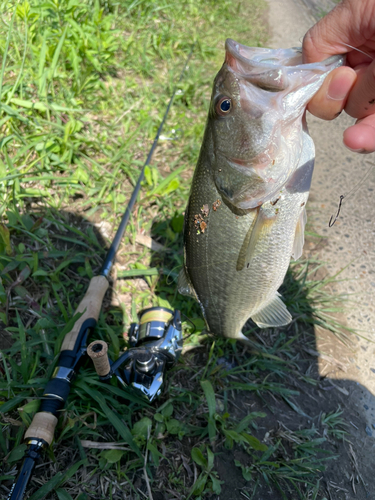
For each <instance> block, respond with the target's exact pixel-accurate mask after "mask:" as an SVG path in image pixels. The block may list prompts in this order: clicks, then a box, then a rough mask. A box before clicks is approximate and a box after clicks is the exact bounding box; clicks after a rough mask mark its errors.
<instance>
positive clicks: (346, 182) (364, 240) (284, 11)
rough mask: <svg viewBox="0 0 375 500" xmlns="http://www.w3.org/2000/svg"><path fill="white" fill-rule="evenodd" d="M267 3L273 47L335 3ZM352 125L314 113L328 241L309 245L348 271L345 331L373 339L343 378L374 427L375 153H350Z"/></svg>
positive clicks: (313, 209) (315, 195)
mask: <svg viewBox="0 0 375 500" xmlns="http://www.w3.org/2000/svg"><path fill="white" fill-rule="evenodd" d="M323 2H324V3H323ZM268 3H269V6H270V9H269V23H270V28H271V40H270V44H269V45H270V46H272V47H292V46H300V45H301V42H302V39H303V35H304V34H305V33H306V31H307V30H308V28H309V27H310V26H312V25H313V24H314V23H315V22H316V18H317V14H318V13H321V12H323V11H329V10H330V6H331V5H333V4H332V3H331V2H330V1H329V0H268ZM314 16H315V17H314ZM353 122H354V120H353V119H352V118H350V117H348V116H347V115H345V114H344V113H343V114H342V116H340V117H339V118H338V119H336V120H334V121H333V122H324V121H322V120H318V119H317V118H315V117H313V116H311V115H309V116H308V124H309V129H310V133H311V135H312V137H313V139H314V142H315V146H316V162H315V170H314V177H313V183H312V189H311V191H310V198H309V202H308V223H309V226H308V230H309V229H310V230H313V231H315V232H316V233H318V234H320V235H322V236H324V237H325V238H324V240H322V241H321V242H320V243H317V242H316V241H315V242H314V243H311V242H310V243H309V244H308V245H306V246H307V248H306V250H307V251H308V253H309V255H310V256H313V257H317V258H319V259H320V260H323V261H324V262H326V269H327V270H328V272H329V274H330V275H331V276H332V275H334V274H335V273H337V272H339V271H340V270H342V269H344V268H345V269H344V270H343V271H342V273H341V275H340V276H341V279H343V280H345V281H342V282H340V283H338V284H337V285H335V286H334V292H335V293H336V294H344V295H345V296H347V297H348V298H349V299H350V300H351V302H349V303H348V304H347V307H348V313H347V314H346V315H345V318H344V319H345V320H346V322H347V326H348V327H350V328H353V329H354V330H355V331H356V332H358V334H360V335H361V336H364V337H367V338H368V339H369V341H366V340H363V338H361V337H360V336H357V339H358V344H357V345H356V347H355V353H354V354H353V356H349V357H348V363H349V364H350V365H351V367H350V370H349V372H348V373H347V374H346V375H345V378H346V379H348V380H349V379H350V380H352V381H355V382H357V383H358V387H359V388H360V389H361V390H359V391H358V394H360V393H361V395H360V396H358V401H357V403H358V404H357V405H356V406H358V410H359V411H361V412H363V417H364V419H365V420H366V421H367V423H368V425H369V426H370V427H371V426H372V425H373V424H375V397H374V395H375V343H374V342H375V300H374V299H375V199H374V196H375V169H374V168H371V167H370V165H371V164H373V163H374V159H375V158H374V154H372V155H366V156H364V155H358V154H355V153H351V152H350V151H349V150H347V149H346V148H345V147H344V146H343V144H342V133H343V131H344V129H345V128H346V127H348V126H349V125H351V124H352V123H353ZM363 177H366V178H365V179H363ZM357 185H358V186H357ZM356 186H357V187H356ZM353 187H354V189H353ZM351 190H353V191H352V192H351ZM349 193H350V195H349ZM340 195H346V198H345V199H344V200H343V205H342V209H341V214H340V218H339V220H338V221H337V222H336V224H335V225H334V226H333V227H332V228H329V227H328V222H329V220H330V217H331V215H333V214H336V211H337V207H338V203H339V198H340ZM318 346H319V349H320V350H323V352H324V349H326V351H327V352H326V353H327V354H333V355H334V354H335V349H336V347H335V345H334V344H333V345H332V342H329V343H328V342H327V343H326V345H325V342H324V340H323V341H320V342H318ZM373 429H375V425H374V427H373ZM373 437H374V439H375V431H373Z"/></svg>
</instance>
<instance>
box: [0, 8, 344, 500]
mask: <svg viewBox="0 0 375 500" xmlns="http://www.w3.org/2000/svg"><path fill="white" fill-rule="evenodd" d="M264 9H265V4H264V3H263V2H262V1H261V0H249V1H248V2H246V3H240V2H233V1H232V0H224V1H221V2H214V1H204V0H189V1H174V0H171V1H167V0H157V1H156V0H154V1H152V0H143V1H142V0H134V1H133V2H130V1H129V2H115V1H104V2H99V1H88V0H80V1H78V0H77V1H76V0H69V1H68V0H61V1H60V2H58V1H57V0H56V1H52V0H51V1H46V2H39V1H37V0H35V1H32V2H27V1H24V2H18V3H16V2H8V3H4V4H1V6H0V14H1V15H0V51H1V54H2V66H1V74H0V95H1V109H0V127H1V141H0V335H1V338H0V345H1V346H2V352H1V357H0V377H1V378H0V396H1V401H0V405H1V406H0V417H1V418H0V425H1V430H2V432H1V433H0V457H1V459H2V463H3V465H2V472H1V474H2V475H1V477H0V481H1V483H0V487H4V489H3V490H2V491H4V492H6V491H7V489H6V488H9V485H10V484H11V479H12V477H13V476H14V473H15V466H16V465H17V464H18V463H19V460H20V459H21V458H22V454H23V452H24V449H25V446H24V445H23V444H22V438H23V434H24V432H25V429H26V427H27V426H28V425H29V424H30V422H31V419H32V416H33V414H34V413H35V411H37V408H38V404H39V400H38V397H39V396H40V395H41V394H42V391H43V388H44V387H45V385H46V382H47V381H48V379H49V378H50V376H51V374H52V372H53V369H54V367H55V365H56V361H57V356H58V353H59V350H60V346H61V343H62V341H63V338H64V335H65V333H66V332H67V331H69V329H70V328H71V318H72V317H73V314H74V310H75V308H76V306H77V304H78V303H79V301H80V299H81V298H82V296H83V294H84V293H85V291H86V289H87V285H88V282H89V279H90V278H91V277H92V276H94V275H95V274H96V273H97V272H98V270H99V268H100V264H101V262H102V259H103V256H104V254H105V247H106V246H108V244H109V242H110V239H111V236H112V235H113V232H114V230H115V229H116V227H117V224H118V222H119V219H120V216H121V214H122V212H123V210H124V208H125V206H126V203H127V200H128V199H129V196H130V193H131V191H132V188H133V186H134V184H135V182H136V179H137V177H138V174H139V171H140V168H141V165H142V164H143V162H144V160H145V158H146V155H147V152H148V150H149V148H150V146H151V142H152V139H153V137H154V135H155V133H156V130H157V127H158V126H159V124H160V121H161V119H162V116H163V114H164V111H165V108H166V105H167V102H168V100H169V97H170V96H171V94H172V91H173V88H174V85H175V82H176V80H177V77H178V75H179V73H180V71H181V68H182V66H183V64H184V61H185V59H186V57H187V54H188V53H189V51H190V48H191V46H192V43H193V42H196V46H195V50H194V55H193V59H192V60H191V62H190V65H189V69H188V71H187V73H186V75H185V77H184V79H183V80H182V81H181V83H180V84H179V89H178V93H177V95H176V99H175V103H174V106H173V108H172V110H171V113H170V116H169V118H168V122H167V124H166V127H165V129H164V132H163V136H164V137H163V138H162V139H161V141H160V143H159V146H158V149H157V152H156V154H155V156H154V159H153V162H152V165H151V166H150V167H149V168H148V169H147V170H146V175H145V181H144V183H143V187H142V193H141V196H140V199H141V201H140V202H139V203H138V204H137V205H136V208H135V210H134V216H133V218H132V220H131V223H130V225H129V227H128V229H127V233H126V235H125V237H124V242H123V246H122V247H121V251H120V253H119V256H118V262H117V265H116V269H115V272H114V278H116V276H117V278H118V279H117V281H115V280H114V286H113V288H112V290H111V293H110V294H109V295H110V296H107V297H106V299H105V301H104V304H103V309H102V314H101V316H100V319H99V325H98V328H97V330H96V332H95V338H101V339H103V340H105V341H107V342H108V343H109V344H110V354H111V356H112V357H113V358H116V357H117V356H118V355H119V353H120V351H122V350H123V349H124V348H125V347H126V342H125V341H124V340H123V332H125V331H127V329H128V327H129V324H130V322H131V321H132V320H136V317H137V311H139V310H141V309H142V308H143V307H148V306H152V305H162V306H167V307H172V308H179V309H181V310H182V312H183V313H184V314H185V315H186V316H188V317H189V318H190V319H191V321H192V322H193V323H194V325H195V327H196V329H197V331H196V333H195V334H193V335H191V336H190V337H189V338H187V340H186V346H189V348H192V350H191V352H190V351H189V352H188V353H187V354H185V355H184V356H183V357H182V359H181V361H180V362H179V364H178V365H177V366H176V367H175V368H174V369H173V370H172V371H171V372H170V373H169V377H168V386H167V390H166V391H165V392H164V394H163V396H162V397H161V398H160V399H159V400H158V401H157V402H156V404H155V405H152V406H151V405H147V404H145V403H144V402H142V401H141V400H140V399H139V398H137V397H136V396H134V395H132V394H131V393H128V392H124V391H123V390H122V389H120V388H118V387H117V386H115V385H109V386H107V385H103V384H102V383H100V382H99V381H98V380H97V377H96V375H95V373H94V372H93V369H92V367H91V365H90V364H89V363H87V364H86V365H85V366H84V367H83V368H82V369H81V371H80V372H79V374H78V376H77V378H76V381H75V383H74V384H73V388H72V392H71V395H70V397H69V400H68V403H67V405H66V408H65V410H64V411H63V412H62V416H61V418H60V419H59V423H58V427H57V431H56V434H55V442H54V444H53V446H52V447H50V449H49V450H48V452H47V459H46V464H45V465H44V466H43V467H42V468H39V469H37V472H36V474H35V481H34V482H33V483H32V484H31V486H30V491H31V493H32V496H31V497H30V498H32V499H33V500H37V499H41V498H45V497H46V498H56V497H57V498H58V499H59V500H70V499H72V498H74V499H75V500H84V499H85V498H90V497H92V496H93V495H97V497H96V498H103V499H104V498H106V499H107V498H114V499H115V498H123V497H124V495H129V496H130V495H132V497H134V498H145V495H146V496H147V494H149V491H150V488H151V491H152V492H154V494H155V495H156V494H157V493H158V492H159V493H160V492H165V491H172V492H173V491H174V492H176V494H179V495H180V497H181V498H189V497H190V498H193V497H194V498H208V497H209V495H210V494H211V493H212V492H214V493H216V494H219V491H220V490H222V488H224V487H225V483H226V480H227V478H226V477H225V475H224V476H222V477H219V473H218V472H217V470H216V467H217V464H218V461H219V460H220V457H221V456H222V455H223V453H232V452H233V453H234V452H235V451H236V450H237V451H238V450H240V451H241V454H242V455H241V456H242V458H244V457H246V460H245V462H244V460H242V461H241V460H240V459H236V462H235V459H234V455H233V457H232V462H231V463H232V464H233V467H234V469H238V471H239V475H240V476H242V475H243V477H244V478H245V480H246V481H247V484H248V485H249V488H250V489H251V490H252V491H255V490H256V488H257V487H258V485H259V484H260V483H261V482H262V481H263V482H264V481H265V483H266V484H267V485H270V487H274V488H276V489H275V491H276V492H277V491H280V489H281V490H282V489H283V488H287V489H286V491H294V492H296V494H298V495H299V496H298V498H302V495H304V494H305V493H306V495H308V496H307V497H306V498H318V497H317V496H316V495H317V494H318V491H319V477H320V475H319V474H320V471H321V470H322V468H323V467H324V463H325V461H326V455H325V451H326V450H325V449H324V450H323V451H321V450H322V447H323V448H324V446H325V445H324V443H325V444H329V440H328V437H329V439H334V438H339V437H342V431H341V430H340V429H337V428H336V424H337V422H338V421H339V420H340V419H339V414H337V415H336V414H331V415H328V414H327V415H325V416H324V419H322V422H320V423H319V424H317V425H318V426H319V427H317V428H316V429H315V428H313V427H310V428H304V429H302V430H300V431H298V432H297V431H296V430H294V431H290V433H289V434H288V435H285V434H284V435H282V436H271V437H270V438H269V439H270V440H269V442H264V440H263V438H264V430H262V429H263V428H262V421H263V419H264V418H265V417H266V413H265V412H263V411H260V410H256V411H249V412H245V413H244V412H243V411H242V412H239V411H238V410H237V409H236V408H237V407H238V405H237V402H238V401H237V399H238V397H242V398H245V399H246V398H248V400H249V401H250V400H254V401H258V403H259V405H260V404H263V405H264V407H265V408H267V409H270V411H271V410H272V404H271V403H270V400H269V397H270V395H272V397H273V398H276V399H277V401H279V403H280V404H285V405H288V407H289V408H290V407H291V408H293V411H295V413H296V415H297V416H298V415H299V416H301V415H303V411H302V409H301V408H300V407H299V406H298V403H297V399H296V398H297V396H298V394H299V391H298V390H297V389H296V388H295V387H294V386H293V384H291V383H290V380H291V379H295V378H296V377H297V379H298V380H300V381H301V383H302V382H303V383H305V384H310V385H311V386H314V384H316V380H315V379H314V378H313V377H310V376H309V375H308V374H306V373H305V372H304V370H303V369H302V368H303V366H304V365H303V363H304V361H305V358H304V357H303V356H302V355H301V353H300V351H299V350H298V339H299V338H300V337H301V335H302V336H305V335H308V334H307V333H306V332H307V330H308V328H309V327H310V326H311V325H313V324H317V323H318V324H324V325H323V326H328V327H329V328H330V329H331V330H333V331H335V329H336V330H338V326H337V325H336V324H334V323H332V321H329V320H328V316H327V314H328V313H330V312H332V308H333V307H334V306H332V300H331V298H330V297H329V296H328V295H326V294H325V292H324V289H323V286H322V284H321V282H318V281H314V279H313V278H312V276H311V272H312V271H311V269H312V268H311V267H310V266H309V264H308V263H302V264H299V265H298V268H297V267H295V269H294V271H293V273H290V274H289V275H288V278H287V282H286V288H287V293H286V298H287V300H288V301H289V303H290V305H291V306H292V307H291V308H292V310H293V314H294V315H295V316H298V317H299V320H298V322H296V323H294V324H293V326H292V328H291V330H290V332H289V334H286V333H285V332H281V333H278V335H277V339H276V340H275V337H274V336H273V333H272V332H271V333H269V341H268V342H266V343H264V341H262V342H260V341H259V342H258V340H257V336H256V330H255V329H253V330H251V331H250V335H251V338H252V339H253V342H254V350H253V352H250V353H248V352H246V353H245V354H244V353H243V352H242V349H243V348H242V347H241V346H239V345H236V344H235V343H232V342H228V341H224V340H222V339H218V340H216V342H215V343H213V341H212V339H211V338H210V337H208V336H205V335H201V332H202V330H203V326H204V325H203V321H202V318H201V314H200V312H199V309H198V307H197V305H196V304H195V303H194V302H193V301H191V300H187V299H186V298H182V297H181V296H179V295H178V294H177V292H176V286H175V282H176V276H177V274H178V271H179V269H180V267H181V264H182V259H183V256H182V251H181V249H182V225H183V211H184V208H185V205H186V201H187V196H188V192H189V187H190V179H191V175H192V170H193V167H194V165H195V162H196V159H197V155H198V152H199V148H200V141H201V138H202V134H203V129H204V124H205V119H206V113H207V109H208V103H209V95H210V91H211V85H212V81H213V78H214V75H215V74H216V72H217V70H218V69H219V67H220V65H221V63H222V61H223V56H224V53H223V42H224V39H225V38H226V37H233V38H234V39H236V40H238V41H239V42H242V43H245V44H247V45H250V46H256V45H260V44H262V43H264V41H265V39H266V27H265V26H264V22H263V20H262V19H263V18H262V16H263V14H264ZM140 235H146V236H152V238H153V239H154V240H155V241H156V242H158V243H159V244H161V245H163V247H164V248H166V249H167V250H166V251H162V252H151V251H150V250H149V248H148V247H147V246H144V245H141V244H139V243H137V237H138V238H139V236H140ZM140 276H143V278H141V277H140ZM120 278H121V279H120ZM69 322H70V323H69ZM184 331H185V332H186V334H190V333H191V331H192V327H191V326H190V323H189V322H187V321H186V322H184ZM266 337H267V335H266V336H265V338H266ZM223 360H224V361H223ZM226 360H232V364H231V363H229V365H228V366H227V365H226V362H227V361H226ZM271 413H272V411H271ZM292 434H293V436H294V437H293V439H294V442H293V445H291V446H290V445H289V444H290V442H291V441H290V439H291V435H292ZM326 436H327V438H326ZM98 443H100V444H98ZM288 443H289V444H288ZM237 462H238V463H237ZM243 462H244V463H243ZM54 492H55V493H54ZM246 494H247V493H246ZM251 494H252V493H251ZM251 494H250V493H249V498H252V497H251ZM291 495H292V493H291ZM314 495H315V496H314ZM155 498H156V497H155ZM254 498H256V497H254ZM290 498H292V497H290ZM303 498H305V497H303Z"/></svg>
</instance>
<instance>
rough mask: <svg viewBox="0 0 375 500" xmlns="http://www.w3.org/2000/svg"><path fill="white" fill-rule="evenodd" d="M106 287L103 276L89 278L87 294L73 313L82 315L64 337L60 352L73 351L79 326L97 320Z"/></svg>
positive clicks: (106, 281)
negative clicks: (89, 320)
mask: <svg viewBox="0 0 375 500" xmlns="http://www.w3.org/2000/svg"><path fill="white" fill-rule="evenodd" d="M108 287H109V283H108V280H107V278H105V277H104V276H94V277H93V278H91V281H90V285H89V287H88V289H87V292H86V294H85V295H84V297H83V299H82V300H81V302H80V303H79V306H78V307H77V309H76V312H75V313H74V314H77V313H80V312H83V314H82V316H81V317H80V318H79V319H78V320H77V321H76V322H75V323H74V326H73V328H72V329H71V330H70V332H68V333H67V334H66V335H65V338H64V342H63V343H62V346H61V351H65V350H67V351H73V350H74V347H75V344H76V341H77V337H78V335H79V332H80V329H81V326H82V324H83V323H84V322H85V321H86V320H87V319H91V318H93V319H95V320H96V321H97V320H98V318H99V313H100V309H101V307H102V302H103V298H104V294H105V292H106V291H107V289H108Z"/></svg>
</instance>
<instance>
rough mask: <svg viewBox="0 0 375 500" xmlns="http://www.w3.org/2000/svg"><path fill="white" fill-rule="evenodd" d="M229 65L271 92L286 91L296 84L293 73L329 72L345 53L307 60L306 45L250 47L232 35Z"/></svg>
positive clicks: (228, 57)
mask: <svg viewBox="0 0 375 500" xmlns="http://www.w3.org/2000/svg"><path fill="white" fill-rule="evenodd" d="M225 51H226V56H225V62H226V64H227V66H228V67H229V68H230V69H231V70H232V71H233V72H235V73H237V74H238V75H240V76H241V77H242V78H244V79H245V80H247V81H248V82H250V83H252V84H253V85H255V86H257V87H259V88H261V89H264V90H267V91H269V92H282V91H284V90H287V89H289V88H290V87H291V86H293V84H292V81H293V78H294V77H293V74H296V73H300V75H301V76H302V75H303V74H305V75H308V74H309V73H311V72H312V73H315V74H319V73H325V72H326V71H327V70H328V69H333V68H336V67H338V66H341V65H342V64H344V63H345V56H342V55H336V56H331V57H329V58H328V59H326V60H325V61H322V62H317V63H310V64H303V60H302V48H301V47H293V48H290V49H277V50H273V49H267V48H262V47H247V46H246V45H242V44H241V43H237V42H235V41H234V40H232V39H230V38H228V39H227V40H226V42H225Z"/></svg>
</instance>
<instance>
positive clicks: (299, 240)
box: [292, 208, 307, 260]
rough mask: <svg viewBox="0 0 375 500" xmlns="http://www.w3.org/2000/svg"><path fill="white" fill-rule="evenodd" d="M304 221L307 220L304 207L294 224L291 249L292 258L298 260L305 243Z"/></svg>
mask: <svg viewBox="0 0 375 500" xmlns="http://www.w3.org/2000/svg"><path fill="white" fill-rule="evenodd" d="M306 221H307V215H306V209H305V208H304V209H303V210H302V212H301V215H300V216H299V219H298V222H297V226H296V233H295V236H294V243H293V250H292V257H293V259H294V260H298V259H299V258H300V257H301V255H302V251H303V245H304V243H305V227H306Z"/></svg>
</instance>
